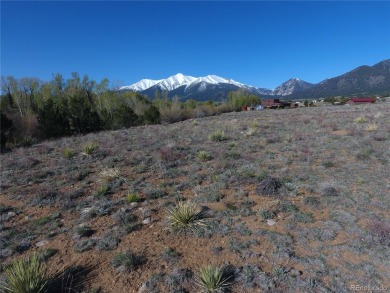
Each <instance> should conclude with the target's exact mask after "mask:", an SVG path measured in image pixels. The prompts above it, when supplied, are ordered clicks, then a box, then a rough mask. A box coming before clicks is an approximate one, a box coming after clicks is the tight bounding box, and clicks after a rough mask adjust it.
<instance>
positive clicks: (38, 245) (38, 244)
mask: <svg viewBox="0 0 390 293" xmlns="http://www.w3.org/2000/svg"><path fill="white" fill-rule="evenodd" d="M48 243H49V241H48V240H41V241H38V242H37V243H35V246H36V247H42V246H44V245H46V244H48Z"/></svg>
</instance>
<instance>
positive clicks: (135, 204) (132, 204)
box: [130, 202, 139, 208]
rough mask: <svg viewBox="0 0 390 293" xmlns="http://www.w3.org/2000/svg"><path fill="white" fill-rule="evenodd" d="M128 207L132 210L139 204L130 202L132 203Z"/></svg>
mask: <svg viewBox="0 0 390 293" xmlns="http://www.w3.org/2000/svg"><path fill="white" fill-rule="evenodd" d="M130 206H131V207H132V208H136V207H138V206H139V203H138V202H132V203H130Z"/></svg>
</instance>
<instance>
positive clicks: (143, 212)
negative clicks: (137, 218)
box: [139, 208, 152, 219]
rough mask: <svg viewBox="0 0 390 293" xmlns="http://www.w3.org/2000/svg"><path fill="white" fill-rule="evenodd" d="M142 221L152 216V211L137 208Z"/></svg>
mask: <svg viewBox="0 0 390 293" xmlns="http://www.w3.org/2000/svg"><path fill="white" fill-rule="evenodd" d="M139 210H140V211H141V215H142V218H143V219H146V218H148V217H150V216H151V215H152V210H151V209H147V208H139Z"/></svg>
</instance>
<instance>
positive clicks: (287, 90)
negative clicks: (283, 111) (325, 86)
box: [272, 78, 313, 96]
mask: <svg viewBox="0 0 390 293" xmlns="http://www.w3.org/2000/svg"><path fill="white" fill-rule="evenodd" d="M312 86H313V84H311V83H309V82H306V81H304V80H301V79H299V78H290V79H289V80H287V81H286V82H284V83H282V84H281V85H280V86H278V87H277V88H276V89H274V90H273V91H272V94H274V95H278V96H288V95H291V94H293V93H297V92H300V91H303V90H306V89H308V88H311V87H312Z"/></svg>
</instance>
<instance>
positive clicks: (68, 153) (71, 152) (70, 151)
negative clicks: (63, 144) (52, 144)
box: [62, 148, 76, 159]
mask: <svg viewBox="0 0 390 293" xmlns="http://www.w3.org/2000/svg"><path fill="white" fill-rule="evenodd" d="M75 155H76V152H75V151H74V150H73V149H71V148H64V149H63V150H62V156H63V157H64V158H66V159H71V158H73V157H74V156H75Z"/></svg>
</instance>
